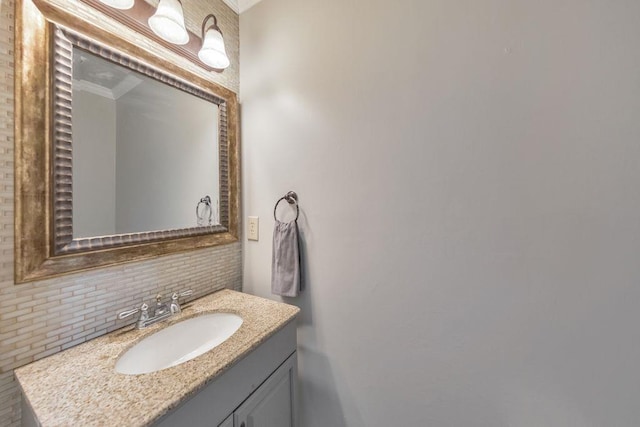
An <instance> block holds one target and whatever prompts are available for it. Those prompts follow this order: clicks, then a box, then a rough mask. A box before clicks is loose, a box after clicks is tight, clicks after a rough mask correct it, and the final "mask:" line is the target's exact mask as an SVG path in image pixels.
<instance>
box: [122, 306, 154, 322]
mask: <svg viewBox="0 0 640 427" xmlns="http://www.w3.org/2000/svg"><path fill="white" fill-rule="evenodd" d="M147 309H149V306H148V305H147V304H146V303H143V304H142V305H141V306H140V307H137V308H134V309H132V310H125V311H123V312H121V313H119V314H118V319H126V318H127V317H130V316H133V315H134V314H136V313H140V316H141V317H142V316H144V315H146V314H147Z"/></svg>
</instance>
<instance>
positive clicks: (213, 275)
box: [0, 0, 242, 426]
mask: <svg viewBox="0 0 640 427" xmlns="http://www.w3.org/2000/svg"><path fill="white" fill-rule="evenodd" d="M51 2H52V3H57V4H64V5H65V7H68V8H69V9H70V10H73V11H74V12H75V13H76V14H77V15H78V16H79V17H81V18H83V19H87V20H90V21H91V22H94V23H95V24H96V25H99V26H100V27H102V28H104V29H106V30H108V31H112V32H115V33H118V34H121V35H123V36H124V37H126V38H128V39H130V40H132V41H134V42H135V43H136V44H138V45H141V46H144V47H146V48H147V49H149V50H150V51H152V52H155V53H157V54H159V55H162V56H163V57H164V58H166V59H167V60H170V61H173V62H175V63H177V64H179V65H181V66H183V67H185V68H188V69H191V70H192V71H194V72H196V73H197V74H200V75H202V76H203V77H205V78H209V79H211V80H213V81H216V82H217V83H220V84H222V85H224V86H226V87H228V88H230V89H231V90H233V91H235V92H237V91H238V15H237V14H236V13H235V12H233V10H231V9H230V8H229V7H228V6H227V5H226V4H224V3H223V1H222V0H211V1H206V0H189V1H188V2H184V4H185V18H186V21H187V26H188V27H189V28H190V30H192V31H194V32H195V33H197V32H198V31H199V29H198V27H199V26H200V23H201V22H202V18H204V16H205V15H206V14H207V13H215V14H216V15H217V17H218V20H219V23H220V25H221V27H222V31H223V33H224V35H225V42H226V47H227V51H228V55H229V57H230V59H231V62H232V65H231V66H230V68H228V69H227V70H225V72H224V73H222V74H211V73H205V72H204V71H201V70H199V69H198V68H197V67H194V66H193V65H191V64H190V63H189V62H187V61H185V60H183V59H181V58H179V57H177V56H176V55H173V54H171V53H170V52H166V51H164V49H162V48H161V47H160V46H157V45H155V44H154V43H152V42H150V41H148V40H145V39H143V38H141V37H140V36H139V35H137V34H136V33H135V32H133V31H130V30H128V29H127V28H123V27H120V26H119V25H118V24H117V23H114V22H111V21H109V20H107V19H105V18H104V17H103V16H101V15H100V14H99V13H97V12H94V11H92V10H91V9H89V8H88V7H86V6H84V5H83V4H81V3H79V2H78V1H71V0H67V1H65V0H51ZM13 18H14V1H13V0H0V426H17V425H19V424H20V393H19V391H18V387H17V385H16V383H15V380H14V376H13V370H14V369H15V368H17V367H19V366H22V365H25V364H27V363H30V362H32V361H34V360H37V359H40V358H43V357H46V356H48V355H51V354H54V353H57V352H59V351H62V350H64V349H66V348H69V347H72V346H74V345H77V344H80V343H82V342H84V341H86V340H90V339H92V338H95V337H97V336H99V335H103V334H105V333H108V332H110V331H113V330H115V329H118V328H120V327H122V326H125V325H126V324H128V323H131V320H129V321H128V322H124V321H120V320H117V319H116V313H117V312H118V311H120V310H123V309H128V308H131V307H133V306H134V305H135V304H139V303H141V302H142V301H143V300H146V301H149V300H151V299H152V298H153V296H154V295H155V294H157V293H164V294H167V293H170V292H173V291H174V290H180V289H193V290H194V291H195V295H194V296H193V298H197V297H200V296H203V295H206V294H208V293H211V292H213V291H215V290H218V289H222V288H225V287H226V288H231V289H237V290H240V288H241V284H242V267H241V264H242V256H241V255H242V254H241V244H240V243H239V242H238V243H234V244H231V245H226V246H222V247H217V248H209V249H202V250H198V251H192V252H185V253H181V254H175V255H170V256H164V257H159V258H156V259H152V260H147V261H143V262H137V263H130V264H123V265H119V266H113V267H108V268H103V269H99V270H93V271H90V272H83V273H77V274H72V275H68V276H64V277H60V278H56V279H49V280H44V281H39V282H34V283H28V284H21V285H15V284H14V282H13V175H14V167H13V154H14V152H13V114H14V113H13V78H14V57H13V50H14V49H13V42H14V22H13Z"/></svg>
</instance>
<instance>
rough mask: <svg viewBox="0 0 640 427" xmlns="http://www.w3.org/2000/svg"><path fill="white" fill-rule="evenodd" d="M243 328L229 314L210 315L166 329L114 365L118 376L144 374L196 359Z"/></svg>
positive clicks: (129, 351)
mask: <svg viewBox="0 0 640 427" xmlns="http://www.w3.org/2000/svg"><path fill="white" fill-rule="evenodd" d="M240 325H242V318H241V317H240V316H238V315H235V314H232V313H211V314H205V315H202V316H198V317H192V318H191V319H187V320H183V321H182V322H179V323H176V324H174V325H171V326H168V327H166V328H164V329H161V330H159V331H158V332H156V333H155V334H152V335H149V336H148V337H146V338H144V339H143V340H142V341H140V342H139V343H137V344H136V345H134V346H133V347H131V348H130V349H129V350H127V351H126V352H125V353H124V354H123V355H122V356H121V357H120V359H118V361H117V362H116V372H119V373H121V374H129V375H135V374H146V373H149V372H155V371H159V370H161V369H166V368H170V367H172V366H176V365H179V364H181V363H184V362H186V361H187V360H191V359H193V358H194V357H198V356H200V355H201V354H203V353H206V352H207V351H209V350H211V349H212V348H214V347H216V346H218V345H220V344H222V343H223V342H224V341H226V340H227V339H228V338H229V337H230V336H231V335H233V334H234V332H235V331H237V330H238V328H240Z"/></svg>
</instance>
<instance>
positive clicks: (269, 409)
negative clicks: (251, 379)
mask: <svg viewBox="0 0 640 427" xmlns="http://www.w3.org/2000/svg"><path fill="white" fill-rule="evenodd" d="M297 365H298V363H297V358H296V353H294V354H293V355H291V357H289V358H288V359H287V360H286V361H285V362H284V363H283V364H282V365H280V367H279V368H278V369H277V370H276V371H275V372H274V373H273V375H271V376H270V377H269V378H268V379H267V380H266V381H265V382H264V384H262V385H261V386H260V387H258V389H257V390H256V391H255V392H254V393H253V394H252V395H251V396H250V397H249V398H248V399H247V400H245V402H244V403H243V404H242V405H240V407H238V409H236V410H235V412H234V414H233V417H234V418H233V421H234V422H233V426H234V427H296V415H297V414H296V384H295V380H296V377H297Z"/></svg>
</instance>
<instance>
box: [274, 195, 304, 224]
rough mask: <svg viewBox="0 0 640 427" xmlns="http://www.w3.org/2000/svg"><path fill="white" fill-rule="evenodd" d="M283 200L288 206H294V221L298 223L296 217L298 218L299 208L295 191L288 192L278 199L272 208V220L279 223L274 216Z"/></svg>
mask: <svg viewBox="0 0 640 427" xmlns="http://www.w3.org/2000/svg"><path fill="white" fill-rule="evenodd" d="M283 200H286V201H287V203H289V204H290V205H296V217H295V219H294V221H298V217H299V216H300V208H299V207H298V195H297V194H296V192H295V191H289V192H288V193H287V194H285V195H284V196H282V197H280V198H279V199H278V201H277V202H276V205H275V206H274V207H273V219H275V220H276V221H279V219H278V217H277V216H276V211H277V210H278V205H279V204H280V202H281V201H283Z"/></svg>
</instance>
